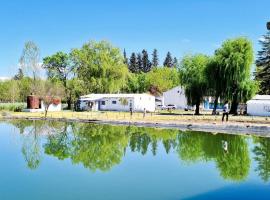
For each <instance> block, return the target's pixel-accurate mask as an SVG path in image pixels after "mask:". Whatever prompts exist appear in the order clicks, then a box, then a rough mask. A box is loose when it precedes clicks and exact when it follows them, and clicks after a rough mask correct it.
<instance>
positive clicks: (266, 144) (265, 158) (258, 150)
mask: <svg viewBox="0 0 270 200" xmlns="http://www.w3.org/2000/svg"><path fill="white" fill-rule="evenodd" d="M254 142H255V144H256V145H255V147H254V149H253V153H254V154H255V157H254V159H255V161H256V162H257V168H256V171H257V172H258V174H259V176H260V177H261V178H262V180H263V181H265V182H267V181H269V179H270V139H269V138H254Z"/></svg>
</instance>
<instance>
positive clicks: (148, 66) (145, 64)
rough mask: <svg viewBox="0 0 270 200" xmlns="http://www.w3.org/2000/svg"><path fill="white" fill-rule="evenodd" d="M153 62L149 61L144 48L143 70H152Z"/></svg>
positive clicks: (145, 71)
mask: <svg viewBox="0 0 270 200" xmlns="http://www.w3.org/2000/svg"><path fill="white" fill-rule="evenodd" d="M151 67H152V63H151V62H150V61H149V58H148V53H147V51H146V50H145V49H143V50H142V71H143V72H144V73H147V72H149V71H150V70H151Z"/></svg>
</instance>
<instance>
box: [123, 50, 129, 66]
mask: <svg viewBox="0 0 270 200" xmlns="http://www.w3.org/2000/svg"><path fill="white" fill-rule="evenodd" d="M123 54H124V64H126V65H127V64H128V59H127V53H126V49H124V53H123Z"/></svg>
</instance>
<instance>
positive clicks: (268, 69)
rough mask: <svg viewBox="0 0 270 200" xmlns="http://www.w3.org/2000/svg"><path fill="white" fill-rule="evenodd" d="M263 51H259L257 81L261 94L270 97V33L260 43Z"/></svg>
mask: <svg viewBox="0 0 270 200" xmlns="http://www.w3.org/2000/svg"><path fill="white" fill-rule="evenodd" d="M259 43H260V45H261V46H262V49H261V50H260V51H258V59H257V60H256V72H255V80H257V81H258V82H259V84H260V90H259V92H260V94H266V95H270V31H268V32H267V34H266V35H264V36H263V38H262V39H261V40H260V41H259Z"/></svg>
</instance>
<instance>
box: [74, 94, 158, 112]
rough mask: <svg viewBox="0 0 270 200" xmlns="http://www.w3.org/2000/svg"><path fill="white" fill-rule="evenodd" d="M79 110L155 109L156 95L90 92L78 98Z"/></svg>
mask: <svg viewBox="0 0 270 200" xmlns="http://www.w3.org/2000/svg"><path fill="white" fill-rule="evenodd" d="M78 108H79V110H82V111H85V110H92V111H98V110H100V111H129V110H130V108H132V110H133V111H144V109H146V111H148V112H153V111H155V97H154V96H152V95H149V94H89V95H85V96H82V97H80V99H79V100H78Z"/></svg>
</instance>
